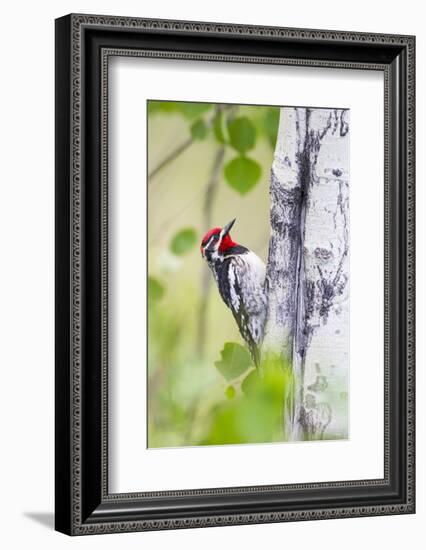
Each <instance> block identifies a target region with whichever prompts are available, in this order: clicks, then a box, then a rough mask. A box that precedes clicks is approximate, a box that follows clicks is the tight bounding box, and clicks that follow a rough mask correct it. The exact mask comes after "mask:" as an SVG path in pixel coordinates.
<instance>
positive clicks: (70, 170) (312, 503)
mask: <svg viewBox="0 0 426 550" xmlns="http://www.w3.org/2000/svg"><path fill="white" fill-rule="evenodd" d="M136 54H138V55H143V56H146V57H163V58H164V57H165V58H171V59H177V60H178V59H182V58H185V59H200V60H209V61H212V62H214V61H230V62H233V61H238V62H244V63H276V64H284V65H299V66H309V67H336V68H341V69H342V70H344V69H346V68H350V69H360V70H363V69H367V70H368V69H374V70H377V71H383V73H384V82H385V97H384V105H385V113H384V115H385V143H384V158H385V181H384V204H385V288H384V293H385V294H384V295H385V317H384V327H385V387H384V394H385V411H384V414H385V433H384V451H385V464H384V466H385V467H384V472H385V475H384V478H383V479H380V480H368V479H366V480H362V481H343V482H330V483H311V484H309V483H307V484H301V485H274V486H259V487H229V488H227V489H205V490H204V489H200V490H188V491H179V492H176V491H175V492H174V491H169V492H161V491H158V492H155V493H149V494H148V493H145V494H141V493H130V494H109V493H108V469H107V458H108V457H107V442H108V432H107V429H108V426H107V403H108V378H107V369H106V366H107V363H108V354H107V345H106V342H107V337H108V334H107V314H108V302H107V227H108V216H107V208H106V205H107V181H108V179H107V178H108V173H107V162H106V150H105V143H106V139H107V135H106V125H107V119H108V97H107V94H106V87H107V84H106V83H107V80H106V79H107V69H108V57H109V56H111V55H130V56H131V55H136ZM414 85H415V38H414V37H413V36H399V35H389V34H386V35H385V34H364V33H357V32H341V31H329V30H306V29H289V28H278V27H260V26H245V25H235V24H218V23H202V22H189V21H169V20H153V19H137V18H128V17H115V16H114V17H109V16H98V15H79V14H71V15H67V16H65V17H62V18H60V19H57V20H56V170H55V177H56V383H55V392H56V412H55V414H56V429H55V437H56V444H55V452H56V474H55V483H56V495H55V497H56V513H55V517H56V529H57V530H58V531H61V532H63V533H66V534H69V535H84V534H91V533H93V534H98V533H118V532H125V531H142V530H156V529H176V528H187V527H204V526H218V525H237V524H247V523H266V522H284V521H296V520H310V519H325V518H344V517H359V516H372V515H385V514H408V513H414V511H415V479H414V476H415V471H414V470H415V451H414V423H415V419H414V384H415V380H414V376H415V373H414V336H415V332H414V322H415V316H414V285H415V283H414V245H415V242H414V202H415V191H414V178H415V175H414V171H415V165H414V162H415V160H414V155H415V144H414V139H415V135H414V134H415V112H414V110H415V89H414Z"/></svg>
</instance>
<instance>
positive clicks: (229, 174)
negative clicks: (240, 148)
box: [225, 156, 262, 195]
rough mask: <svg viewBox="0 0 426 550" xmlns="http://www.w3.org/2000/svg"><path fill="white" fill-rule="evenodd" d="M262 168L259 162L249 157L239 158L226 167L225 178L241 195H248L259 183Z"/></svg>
mask: <svg viewBox="0 0 426 550" xmlns="http://www.w3.org/2000/svg"><path fill="white" fill-rule="evenodd" d="M261 174H262V168H261V166H260V164H259V163H258V162H256V161H255V160H253V159H250V158H247V157H243V156H241V157H237V158H235V159H233V160H231V161H230V162H228V163H227V164H226V166H225V178H226V179H227V181H228V183H229V185H230V186H231V187H232V188H233V189H235V191H238V193H240V194H241V195H245V194H246V193H248V192H249V191H250V190H251V189H253V187H254V186H255V185H256V183H257V182H258V181H259V179H260V176H261Z"/></svg>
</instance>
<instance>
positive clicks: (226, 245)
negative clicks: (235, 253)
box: [200, 227, 237, 252]
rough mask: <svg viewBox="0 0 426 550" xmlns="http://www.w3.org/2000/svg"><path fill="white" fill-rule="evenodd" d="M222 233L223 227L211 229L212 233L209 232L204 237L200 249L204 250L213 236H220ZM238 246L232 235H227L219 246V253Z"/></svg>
mask: <svg viewBox="0 0 426 550" xmlns="http://www.w3.org/2000/svg"><path fill="white" fill-rule="evenodd" d="M221 231H222V228H221V227H214V228H213V229H210V231H207V233H206V234H205V235H204V237H203V240H202V241H201V247H200V248H201V250H203V248H204V247H205V246H206V245H207V243H208V242H209V240H210V239H211V237H212V236H213V235H220V233H221ZM236 245H237V243H236V242H234V241H233V240H232V238H231V235H230V234H229V233H227V234H226V235H225V236H224V237H223V238H222V241H221V243H220V245H219V251H220V252H225V251H226V250H228V248H232V247H233V246H236Z"/></svg>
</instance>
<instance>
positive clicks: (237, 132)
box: [228, 116, 256, 153]
mask: <svg viewBox="0 0 426 550" xmlns="http://www.w3.org/2000/svg"><path fill="white" fill-rule="evenodd" d="M228 132H229V140H230V143H231V145H232V147H233V148H234V149H236V150H237V151H238V152H239V153H245V152H246V151H250V149H253V147H254V146H255V144H256V128H255V127H254V125H253V123H252V122H251V120H250V119H249V118H248V117H246V116H242V117H237V118H234V120H232V121H231V122H229V124H228Z"/></svg>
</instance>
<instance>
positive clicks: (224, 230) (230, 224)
mask: <svg viewBox="0 0 426 550" xmlns="http://www.w3.org/2000/svg"><path fill="white" fill-rule="evenodd" d="M236 219H237V218H234V219H233V220H232V221H231V222H229V223H227V224H226V225H225V227H224V228H223V236H224V237H226V235H227V234H228V233H229V232H230V231H231V229H232V226H233V225H234V223H235V220H236Z"/></svg>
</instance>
